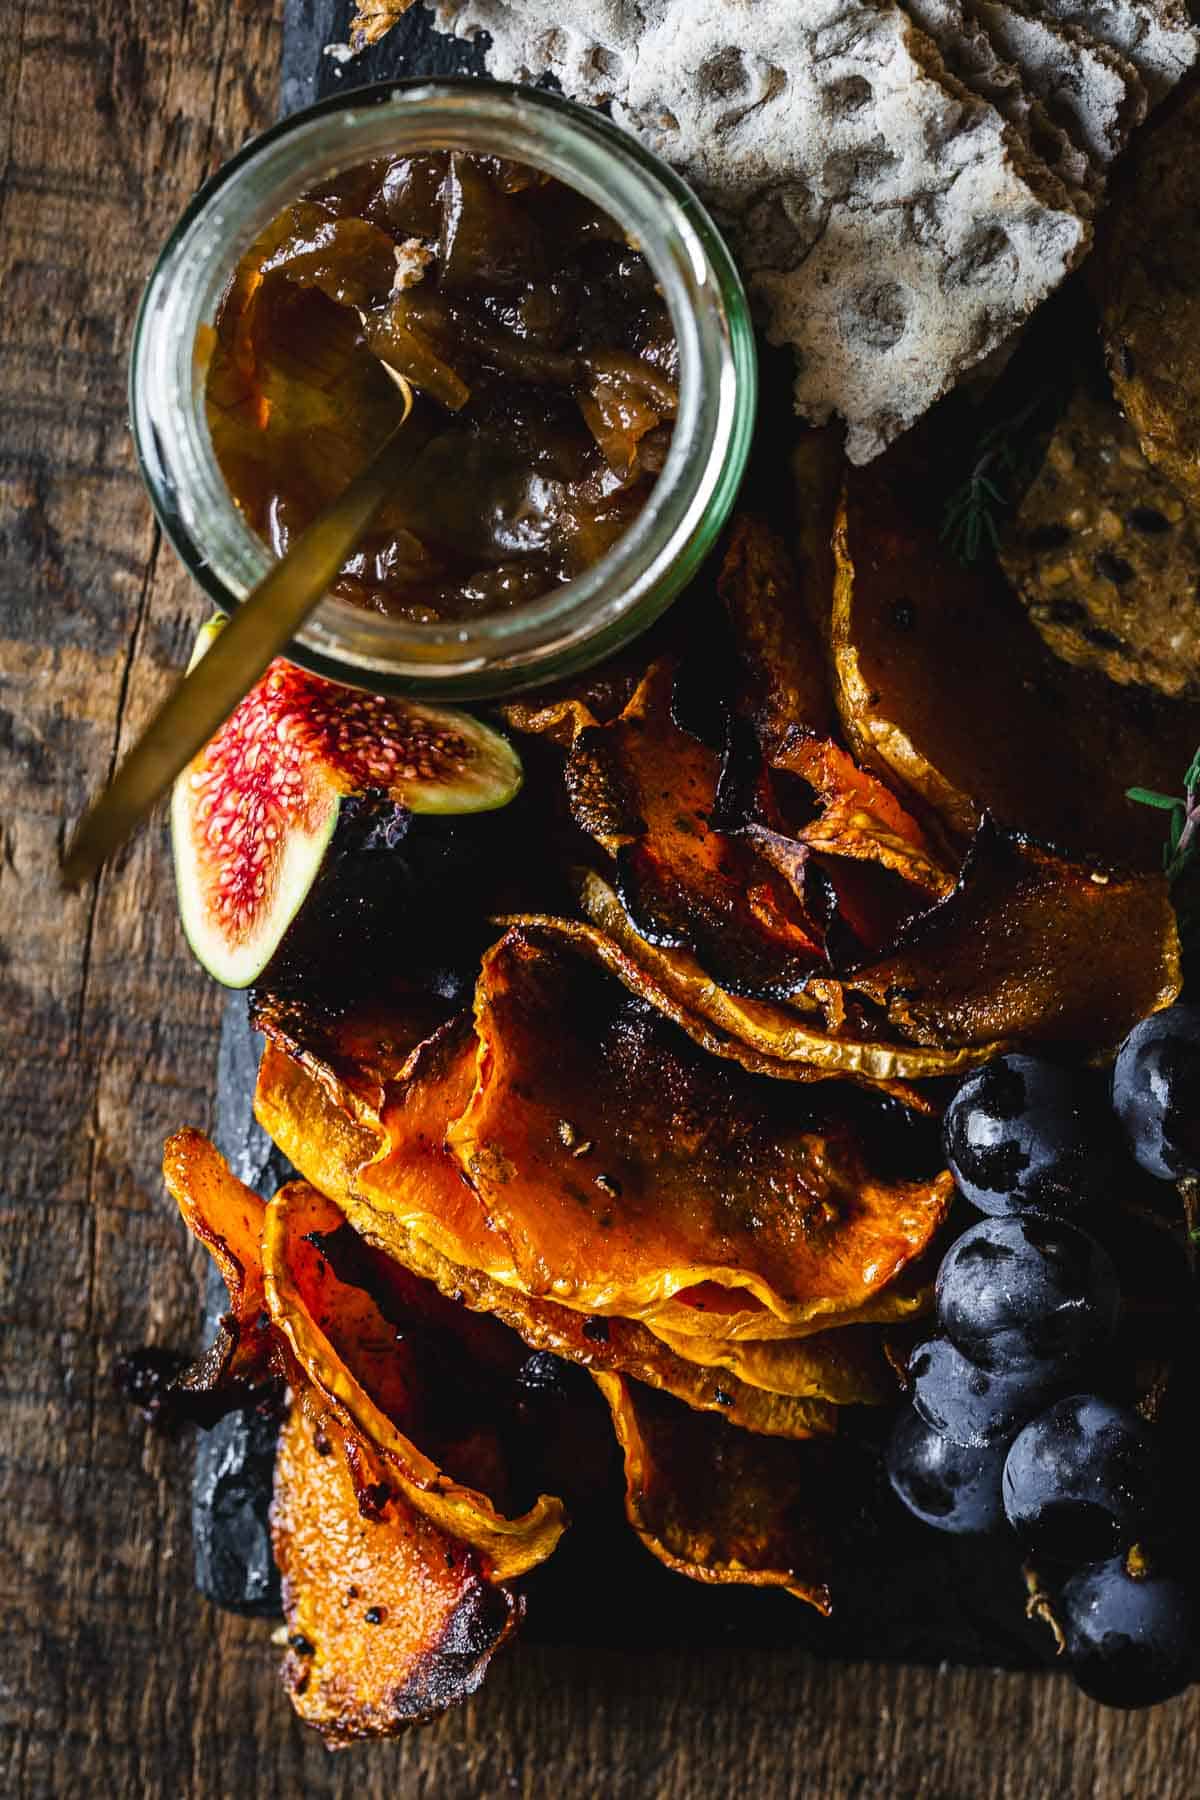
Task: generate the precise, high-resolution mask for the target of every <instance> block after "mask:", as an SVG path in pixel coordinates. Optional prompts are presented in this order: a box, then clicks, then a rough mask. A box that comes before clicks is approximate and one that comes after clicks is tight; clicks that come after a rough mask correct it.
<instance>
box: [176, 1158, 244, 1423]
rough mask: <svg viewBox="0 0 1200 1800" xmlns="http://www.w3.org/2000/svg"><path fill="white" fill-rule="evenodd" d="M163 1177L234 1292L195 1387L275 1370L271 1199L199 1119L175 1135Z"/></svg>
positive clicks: (191, 1381) (190, 1379)
mask: <svg viewBox="0 0 1200 1800" xmlns="http://www.w3.org/2000/svg"><path fill="white" fill-rule="evenodd" d="M163 1179H164V1181H165V1182H166V1184H167V1191H168V1193H169V1194H170V1195H171V1197H172V1199H173V1200H174V1201H175V1203H176V1205H177V1206H178V1207H179V1210H180V1212H181V1213H182V1215H183V1222H184V1224H185V1225H186V1226H187V1228H188V1230H189V1231H190V1232H191V1234H192V1236H193V1237H195V1238H198V1239H199V1241H200V1242H201V1243H202V1244H203V1245H204V1247H205V1249H206V1250H207V1251H208V1253H209V1255H210V1256H211V1257H212V1259H213V1261H214V1262H215V1263H216V1265H217V1268H218V1269H219V1270H220V1272H221V1278H222V1280H223V1281H224V1283H225V1287H226V1291H227V1292H228V1294H229V1312H228V1313H227V1314H226V1316H225V1318H224V1319H223V1320H222V1321H221V1324H220V1326H219V1327H218V1330H217V1335H216V1338H215V1339H214V1341H213V1343H212V1344H211V1345H210V1346H209V1348H208V1349H207V1350H206V1351H205V1352H204V1353H203V1355H202V1356H201V1358H200V1360H199V1362H197V1363H196V1364H195V1365H194V1367H193V1368H192V1369H191V1370H190V1371H189V1372H188V1374H187V1375H186V1376H185V1377H184V1378H183V1380H184V1382H185V1384H186V1385H187V1386H188V1388H189V1389H191V1390H193V1391H200V1390H204V1391H213V1390H215V1389H216V1388H218V1387H224V1386H226V1385H228V1384H231V1383H233V1382H239V1381H246V1382H256V1381H260V1380H262V1379H263V1377H264V1376H266V1375H267V1374H268V1373H270V1368H269V1363H270V1355H271V1333H270V1324H269V1320H268V1318H267V1314H266V1310H265V1309H266V1297H265V1293H264V1290H263V1266H262V1228H263V1218H264V1216H265V1210H266V1209H265V1207H264V1205H263V1202H262V1201H261V1200H260V1199H259V1197H258V1195H257V1194H256V1193H255V1192H254V1190H253V1188H248V1187H247V1186H246V1184H245V1182H242V1181H239V1180H238V1179H237V1176H236V1175H234V1174H233V1172H232V1170H231V1169H230V1168H229V1166H228V1164H227V1163H226V1161H225V1158H224V1157H223V1156H222V1155H221V1154H220V1152H219V1151H218V1150H217V1149H216V1148H215V1147H214V1146H213V1145H212V1144H211V1143H210V1142H209V1140H208V1139H207V1138H206V1137H205V1135H204V1133H203V1132H202V1131H197V1130H195V1129H194V1128H193V1127H191V1126H187V1127H185V1128H184V1129H183V1130H182V1131H177V1132H175V1133H174V1135H173V1136H172V1137H169V1138H168V1139H167V1143H166V1147H165V1149H164V1151H163Z"/></svg>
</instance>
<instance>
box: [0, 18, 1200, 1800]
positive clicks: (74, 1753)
mask: <svg viewBox="0 0 1200 1800" xmlns="http://www.w3.org/2000/svg"><path fill="white" fill-rule="evenodd" d="M278 49H279V19H278V13H277V9H273V8H272V6H271V5H270V4H269V0H4V4H3V6H2V7H0V594H2V598H0V755H2V758H3V785H2V787H0V1033H2V1034H3V1045H2V1048H0V1070H2V1071H3V1085H2V1090H0V1091H2V1094H3V1099H2V1103H0V1139H2V1144H3V1149H2V1151H0V1233H2V1258H0V1268H2V1276H0V1281H2V1288H3V1299H2V1301H0V1305H2V1311H3V1344H2V1348H0V1377H2V1402H0V1621H2V1635H0V1724H2V1730H3V1740H2V1742H3V1748H2V1749H0V1792H3V1793H4V1794H12V1795H20V1796H26V1795H28V1796H34V1795H39V1796H40V1795H56V1796H57V1795H74V1794H81V1795H83V1794H86V1795H89V1796H97V1797H98V1800H124V1797H125V1796H131V1795H159V1794H161V1795H166V1796H172V1797H174V1796H184V1795H197V1796H204V1797H205V1800H208V1797H210V1796H223V1795H237V1796H248V1795H253V1796H256V1797H257V1800H266V1797H267V1796H271V1795H276V1794H279V1795H289V1796H291V1795H300V1794H305V1795H325V1794H329V1795H333V1794H337V1795H346V1796H349V1795H351V1794H354V1795H355V1796H364V1795H374V1794H380V1795H382V1794H385V1793H388V1794H396V1793H399V1794H404V1795H412V1796H435V1797H441V1796H454V1797H457V1796H471V1795H480V1796H484V1795H486V1796H492V1795H506V1794H513V1795H537V1796H541V1795H547V1796H549V1795H555V1796H563V1795H567V1796H575V1795H580V1796H582V1795H589V1796H590V1795H599V1796H604V1797H605V1800H608V1797H612V1800H624V1797H628V1800H635V1797H636V1800H643V1797H651V1800H657V1797H660V1796H661V1797H662V1800H684V1797H685V1796H686V1797H688V1800H692V1797H694V1796H707V1795H713V1796H718V1795H719V1796H725V1795H742V1794H745V1795H753V1796H756V1797H757V1796H762V1797H764V1800H774V1797H775V1796H783V1795H796V1794H803V1795H813V1796H843V1795H844V1796H851V1795H854V1796H859V1797H862V1800H865V1797H867V1796H886V1797H888V1800H894V1797H899V1796H907V1795H923V1796H926V1795H927V1796H931V1797H932V1796H946V1797H949V1796H972V1797H974V1796H984V1795H987V1796H993V1795H995V1796H1001V1795H1004V1796H1024V1795H1039V1796H1040V1795H1056V1796H1057V1795H1063V1796H1066V1795H1072V1796H1074V1795H1080V1796H1083V1795H1089V1796H1091V1795H1097V1796H1117V1795H1130V1796H1132V1795H1138V1796H1141V1795H1153V1796H1156V1797H1157V1800H1183V1797H1184V1796H1189V1797H1190V1796H1194V1795H1196V1794H1197V1793H1198V1792H1200V1691H1197V1692H1194V1693H1193V1694H1192V1695H1191V1696H1188V1697H1185V1698H1183V1699H1181V1700H1177V1701H1175V1702H1173V1703H1172V1704H1170V1705H1168V1706H1164V1707H1162V1708H1160V1709H1159V1710H1157V1711H1156V1712H1154V1713H1152V1714H1149V1715H1145V1714H1142V1715H1138V1714H1135V1715H1132V1716H1126V1715H1123V1714H1119V1713H1112V1712H1106V1711H1104V1710H1102V1709H1101V1708H1098V1707H1095V1706H1093V1705H1092V1704H1091V1703H1089V1702H1088V1701H1086V1700H1083V1699H1082V1698H1080V1697H1079V1696H1078V1695H1077V1694H1076V1692H1075V1691H1074V1689H1073V1688H1072V1687H1071V1685H1070V1684H1069V1682H1068V1681H1066V1680H1065V1679H1062V1678H1057V1677H1053V1676H1049V1677H1047V1676H1043V1677H1032V1676H1029V1677H1025V1676H1012V1675H1009V1676H993V1675H990V1674H986V1673H981V1672H965V1671H961V1670H946V1671H942V1672H940V1673H934V1672H931V1671H922V1670H917V1669H909V1668H895V1667H882V1666H881V1667H874V1666H866V1665H854V1666H830V1665H824V1664H820V1663H816V1662H814V1661H812V1660H810V1659H807V1658H805V1657H803V1656H800V1655H779V1654H774V1655H766V1654H762V1655H746V1654H744V1653H740V1652H739V1653H737V1654H736V1655H728V1654H713V1653H705V1652H704V1651H697V1652H695V1653H694V1654H678V1655H671V1656H648V1655H639V1654H638V1652H637V1650H636V1644H637V1640H638V1621H637V1619H636V1618H631V1619H630V1621H629V1641H630V1648H629V1651H628V1652H627V1653H622V1654H620V1655H615V1654H612V1653H610V1652H606V1653H597V1652H589V1651H588V1650H585V1649H581V1650H578V1651H575V1652H568V1653H564V1652H562V1651H558V1650H545V1649H538V1648H528V1647H526V1648H521V1647H518V1648H516V1649H515V1650H514V1651H513V1652H511V1653H508V1654H506V1655H505V1656H504V1657H503V1658H502V1659H501V1661H500V1662H499V1663H498V1664H497V1666H496V1667H495V1669H494V1671H493V1673H492V1674H491V1676H490V1677H489V1679H488V1681H487V1684H486V1686H485V1689H484V1691H483V1693H482V1694H481V1695H480V1696H478V1697H477V1698H476V1699H475V1700H474V1701H473V1702H472V1703H470V1704H469V1705H468V1706H466V1707H464V1708H462V1709H461V1710H459V1711H458V1712H456V1713H454V1714H452V1715H451V1716H450V1717H448V1718H447V1719H445V1720H444V1721H443V1722H442V1723H441V1724H439V1725H437V1726H435V1727H432V1728H430V1729H428V1730H426V1731H424V1732H418V1733H414V1734H410V1735H409V1736H408V1737H407V1738H406V1739H403V1740H402V1741H400V1742H398V1743H396V1744H392V1745H386V1746H382V1747H380V1748H376V1749H369V1750H359V1751H354V1752H349V1753H345V1754H342V1755H340V1756H330V1755H328V1754H326V1752H325V1751H324V1750H323V1749H322V1748H321V1746H320V1744H319V1743H318V1742H317V1741H316V1740H315V1739H314V1738H312V1737H311V1736H309V1735H308V1734H306V1733H305V1732H303V1731H302V1730H301V1729H300V1728H299V1727H298V1726H297V1725H296V1724H295V1723H294V1721H293V1719H292V1716H291V1713H290V1709H289V1707H288V1705H287V1702H286V1701H285V1699H284V1697H283V1695H282V1692H281V1691H280V1689H279V1687H278V1685H277V1682H276V1677H275V1662H276V1658H277V1652H276V1651H275V1650H274V1649H273V1648H272V1646H271V1644H270V1643H269V1641H268V1638H269V1627H268V1626H266V1625H263V1624H260V1623H254V1622H248V1621H242V1620H236V1619H232V1618H229V1617H226V1616H222V1615H220V1614H218V1613H216V1612H214V1611H213V1610H212V1609H211V1608H210V1607H208V1606H207V1605H206V1604H205V1603H203V1602H201V1601H200V1600H199V1599H198V1598H197V1596H196V1594H195V1593H194V1591H193V1588H192V1583H191V1545H190V1537H189V1526H188V1499H189V1480H190V1471H191V1456H192V1450H191V1445H190V1443H189V1442H188V1441H187V1439H186V1438H185V1439H182V1440H179V1441H169V1440H164V1439H161V1438H158V1437H155V1436H152V1435H148V1434H147V1432H146V1430H145V1428H144V1427H143V1426H142V1424H141V1423H140V1421H139V1420H138V1419H137V1417H136V1416H135V1415H133V1414H132V1413H131V1412H130V1411H129V1410H128V1409H127V1407H126V1406H125V1405H124V1404H122V1403H121V1402H120V1401H119V1400H117V1399H116V1398H115V1396H114V1394H113V1392H112V1389H111V1386H110V1370H111V1366H112V1363H113V1360H114V1358H115V1357H116V1355H117V1354H118V1353H119V1351H120V1350H121V1349H122V1348H123V1347H126V1346H130V1345H137V1344H141V1343H145V1342H152V1343H157V1344H163V1345H170V1346H182V1347H186V1346H189V1345H192V1344H194V1343H195V1341H196V1334H197V1328H198V1315H199V1300H200V1283H201V1253H200V1251H199V1250H198V1248H197V1247H196V1246H194V1245H192V1244H191V1243H189V1241H188V1240H187V1238H186V1236H185V1233H184V1231H183V1229H182V1227H181V1225H180V1224H179V1222H178V1219H177V1217H176V1214H175V1209H174V1207H173V1206H172V1205H171V1204H170V1202H169V1201H168V1200H167V1199H166V1197H165V1195H164V1193H163V1189H162V1185H161V1181H160V1179H159V1174H158V1161H159V1153H160V1146H161V1144H162V1140H163V1138H164V1136H165V1135H166V1134H167V1132H168V1131H170V1130H172V1129H173V1128H175V1127H176V1126H178V1125H180V1124H183V1123H185V1122H189V1121H190V1122H194V1123H196V1124H199V1125H205V1124H206V1123H208V1122H209V1115H210V1107H211V1083H210V1072H211V1070H212V1068H213V1063H214V1054H215V1049H216V1030H217V1019H218V1008H219V996H218V993H217V991H216V990H215V989H214V988H213V986H212V985H211V984H210V983H209V982H208V981H207V979H206V978H205V977H204V976H203V975H202V974H201V972H200V970H199V969H198V968H197V967H196V966H195V964H194V963H193V962H192V960H191V958H190V956H189V954H188V952H187V950H186V949H185V947H184V944H183V941H182V938H181V935H180V932H179V927H178V925H177V923H176V919H175V909H174V904H173V896H172V886H171V871H170V865H169V857H168V851H167V846H166V840H165V834H164V831H163V828H162V825H161V823H159V824H157V825H156V826H155V827H154V828H153V829H151V830H149V831H147V832H145V833H144V834H143V835H142V836H141V837H140V838H139V840H138V841H137V842H136V843H135V844H134V846H133V847H132V848H131V849H130V850H129V852H128V853H127V854H126V855H125V857H124V858H123V859H122V861H121V862H120V863H119V864H118V865H117V866H115V867H113V868H111V869H110V870H109V871H108V872H107V873H106V874H105V875H104V877H103V879H102V880H101V881H100V882H99V884H98V885H96V886H94V887H93V888H92V889H90V890H89V891H88V892H86V893H84V894H81V895H79V896H77V897H76V896H63V895H62V894H61V893H60V892H59V890H58V886H57V882H56V867H57V862H58V857H59V852H60V847H61V843H62V836H63V828H64V821H65V820H69V819H72V818H74V817H75V816H76V815H77V814H78V812H79V809H80V807H81V805H82V802H83V799H84V796H85V794H87V793H89V792H91V791H92V790H94V789H95V788H96V787H97V786H98V785H99V784H100V783H101V782H102V781H103V780H104V779H105V777H106V775H107V774H108V772H109V770H110V769H111V768H112V766H113V763H114V759H115V758H116V757H117V756H118V755H119V754H120V753H121V750H122V748H123V747H124V746H125V745H127V744H128V743H129V741H130V739H131V738H132V736H133V734H134V733H135V732H136V731H137V729H138V727H139V725H140V724H141V722H142V721H143V720H144V719H145V718H146V716H147V714H148V712H149V711H150V709H151V707H152V706H153V705H154V703H155V702H156V701H157V700H158V699H159V698H160V697H161V696H162V694H163V693H164V692H165V691H166V689H167V687H168V685H169V683H170V681H171V679H172V677H173V675H174V673H175V672H176V671H177V670H178V669H179V667H180V666H181V664H182V663H183V662H184V660H185V658H186V655H187V652H188V649H189V646H190V643H191V640H192V636H193V633H194V631H195V629H196V626H197V623H198V621H199V620H200V618H201V617H202V615H203V613H204V610H205V608H204V605H203V602H202V600H201V597H200V595H199V593H198V592H196V591H195V590H193V589H192V588H191V587H190V586H189V584H188V582H187V581H186V580H185V579H184V577H183V576H182V574H181V572H180V570H179V569H178V567H177V566H176V562H175V559H174V556H173V554H172V552H171V551H170V549H169V548H168V547H165V546H164V545H163V544H162V541H161V537H160V534H159V532H158V530H157V528H156V527H155V524H154V522H153V519H152V517H151V513H150V508H149V505H148V504H147V501H146V499H145V496H144V494H143V492H142V489H141V486H140V484H139V481H138V478H137V475H136V473H135V470H134V462H133V454H132V448H131V444H130V439H129V433H128V429H127V425H126V416H125V369H126V359H127V355H128V350H129V338H130V330H131V326H132V321H133V314H134V308H135V305H136V301H137V297H138V292H139V290H140V288H141V285H142V283H143V281H144V280H145V278H146V276H147V274H148V273H149V270H150V266H151V263H152V261H153V258H154V254H155V250H156V248H157V246H158V244H159V242H160V240H161V239H162V237H163V235H164V233H165V232H166V230H167V228H168V227H169V225H170V224H171V223H172V221H173V220H174V218H175V216H176V214H177V213H178V211H179V210H180V208H181V207H182V205H183V203H184V202H185V201H186V199H187V198H188V196H189V195H190V194H191V192H192V190H193V189H194V187H195V186H196V184H197V183H198V182H199V181H200V179H201V178H202V177H203V176H205V175H206V174H208V173H209V172H210V171H211V170H212V169H213V168H215V167H216V166H217V164H218V163H220V162H221V161H222V160H223V159H224V158H225V157H226V156H228V155H229V154H230V153H231V152H232V151H233V150H235V149H236V148H237V147H238V145H239V144H241V142H242V141H243V139H244V138H245V137H246V136H247V134H248V133H250V132H252V131H253V130H255V129H257V128H258V127H260V126H261V125H263V124H264V123H266V122H267V121H269V119H270V118H271V117H272V115H273V112H274V108H275V104H276V80H277V78H276V71H277V68H278ZM582 1610H584V1609H583V1608H582V1607H581V1611H582Z"/></svg>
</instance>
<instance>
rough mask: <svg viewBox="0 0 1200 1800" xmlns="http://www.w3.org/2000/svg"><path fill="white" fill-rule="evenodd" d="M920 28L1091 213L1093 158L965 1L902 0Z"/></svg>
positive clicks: (1095, 184)
mask: <svg viewBox="0 0 1200 1800" xmlns="http://www.w3.org/2000/svg"><path fill="white" fill-rule="evenodd" d="M901 4H902V5H903V7H904V10H905V12H906V13H907V14H908V16H909V18H910V19H911V20H912V22H913V24H914V25H915V26H916V27H917V28H918V30H920V31H923V32H924V33H925V35H926V37H928V38H932V40H933V42H934V43H935V44H936V45H937V48H938V54H939V56H940V57H941V59H942V61H943V63H944V64H945V66H946V68H947V70H948V71H949V73H950V74H951V75H953V76H954V78H955V79H956V80H957V81H961V82H962V84H963V86H964V87H968V88H970V89H971V92H972V93H974V94H978V95H979V97H980V99H981V100H987V101H990V102H991V104H992V105H993V106H994V107H995V108H996V111H997V112H998V113H999V114H1000V115H1001V117H1002V118H1005V119H1007V120H1008V122H1009V124H1010V125H1012V126H1013V127H1014V128H1015V129H1016V130H1017V131H1018V132H1019V133H1020V135H1021V139H1022V142H1023V143H1024V144H1025V146H1026V147H1027V149H1028V150H1029V153H1030V154H1031V155H1032V156H1038V157H1040V158H1041V160H1042V161H1043V162H1044V163H1045V164H1046V167H1047V168H1048V169H1049V170H1050V171H1051V173H1052V174H1054V175H1057V176H1058V178H1059V180H1060V181H1061V182H1062V183H1063V185H1064V187H1065V188H1066V189H1067V191H1068V192H1069V193H1070V195H1071V198H1072V200H1073V201H1074V203H1075V204H1076V205H1077V206H1079V207H1081V208H1082V209H1083V210H1085V211H1088V212H1090V211H1091V210H1092V207H1093V205H1094V202H1095V198H1096V196H1097V194H1098V193H1099V190H1100V187H1101V181H1100V178H1099V176H1098V175H1097V173H1096V170H1095V169H1094V168H1093V166H1092V161H1091V158H1090V157H1089V156H1088V154H1087V152H1086V151H1085V150H1081V149H1080V148H1079V146H1078V145H1077V144H1076V143H1075V142H1074V140H1073V139H1072V138H1071V137H1070V136H1068V134H1067V133H1066V132H1065V131H1064V130H1063V128H1062V126H1061V125H1059V124H1057V123H1056V122H1055V120H1054V119H1052V118H1051V117H1050V114H1049V113H1048V112H1047V110H1046V108H1045V106H1044V105H1043V103H1042V101H1041V100H1040V99H1038V98H1036V96H1035V92H1034V89H1033V88H1032V86H1031V85H1030V84H1029V83H1028V82H1027V81H1026V80H1025V78H1024V75H1023V72H1022V70H1021V69H1020V68H1018V67H1017V66H1016V64H1015V63H1014V62H1009V61H1006V60H1005V59H1004V57H1003V56H1001V54H1000V53H999V51H998V50H997V48H996V46H995V44H993V42H992V40H991V38H990V37H989V36H988V34H987V32H986V31H985V30H984V28H983V26H982V25H981V24H980V23H979V21H978V20H977V19H975V18H973V17H971V16H970V14H969V13H968V12H967V9H966V4H965V0H901Z"/></svg>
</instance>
